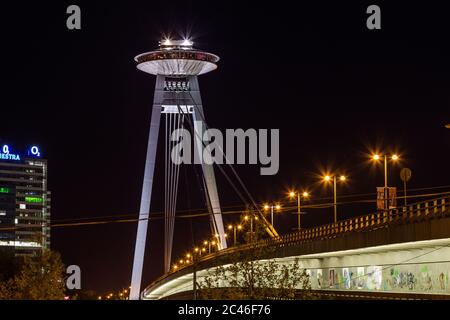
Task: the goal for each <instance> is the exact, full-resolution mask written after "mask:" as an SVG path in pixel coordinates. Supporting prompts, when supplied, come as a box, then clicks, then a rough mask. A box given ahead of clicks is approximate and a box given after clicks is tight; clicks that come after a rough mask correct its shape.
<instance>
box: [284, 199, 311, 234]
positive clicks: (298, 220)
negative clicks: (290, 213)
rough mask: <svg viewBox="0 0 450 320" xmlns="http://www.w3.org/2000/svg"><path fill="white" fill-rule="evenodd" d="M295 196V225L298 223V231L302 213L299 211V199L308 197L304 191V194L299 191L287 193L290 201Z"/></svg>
mask: <svg viewBox="0 0 450 320" xmlns="http://www.w3.org/2000/svg"><path fill="white" fill-rule="evenodd" d="M295 196H297V214H298V218H297V223H298V226H297V228H298V230H300V228H301V224H300V215H301V213H302V211H301V197H303V198H304V199H306V198H308V197H309V193H308V192H306V191H304V192H300V191H297V192H296V191H291V192H289V197H290V198H291V199H293V198H295Z"/></svg>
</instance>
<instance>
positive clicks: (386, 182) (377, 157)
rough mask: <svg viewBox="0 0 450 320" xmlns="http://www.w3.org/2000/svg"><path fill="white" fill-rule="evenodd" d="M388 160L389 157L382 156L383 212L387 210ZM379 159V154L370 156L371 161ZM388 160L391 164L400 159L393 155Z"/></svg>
mask: <svg viewBox="0 0 450 320" xmlns="http://www.w3.org/2000/svg"><path fill="white" fill-rule="evenodd" d="M388 158H389V156H388V155H387V154H384V156H383V159H384V210H386V211H387V210H388V209H389V202H388V200H389V199H388V198H389V188H388ZM380 159H381V156H380V155H379V154H374V155H372V160H374V161H379V160H380ZM390 159H391V160H392V161H393V162H396V161H399V160H400V157H399V156H398V155H397V154H393V155H391V156H390Z"/></svg>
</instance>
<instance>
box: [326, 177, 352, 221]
mask: <svg viewBox="0 0 450 320" xmlns="http://www.w3.org/2000/svg"><path fill="white" fill-rule="evenodd" d="M331 180H333V215H334V217H333V220H334V223H337V194H336V181H337V178H336V175H335V174H333V176H330V175H325V176H324V177H323V181H325V182H330V181H331ZM339 181H340V182H342V183H344V182H346V181H347V177H346V176H344V175H340V176H339Z"/></svg>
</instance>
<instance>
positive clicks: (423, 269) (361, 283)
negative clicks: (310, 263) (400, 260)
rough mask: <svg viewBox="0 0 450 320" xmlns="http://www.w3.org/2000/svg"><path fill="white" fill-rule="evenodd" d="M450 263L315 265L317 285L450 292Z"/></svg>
mask: <svg viewBox="0 0 450 320" xmlns="http://www.w3.org/2000/svg"><path fill="white" fill-rule="evenodd" d="M449 271H450V263H435V264H405V265H395V266H365V267H347V268H324V269H311V270H310V273H309V274H310V275H311V278H310V279H311V286H312V288H313V289H314V288H316V289H340V290H375V291H394V292H417V293H444V294H450V284H449Z"/></svg>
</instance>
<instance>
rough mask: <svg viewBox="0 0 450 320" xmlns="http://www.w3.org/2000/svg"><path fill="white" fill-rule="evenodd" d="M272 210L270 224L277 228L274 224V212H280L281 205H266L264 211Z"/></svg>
mask: <svg viewBox="0 0 450 320" xmlns="http://www.w3.org/2000/svg"><path fill="white" fill-rule="evenodd" d="M269 209H270V224H271V225H272V227H273V228H275V226H274V224H273V210H274V209H275V210H277V211H279V210H280V209H281V206H280V205H279V204H276V205H268V204H266V205H264V210H269Z"/></svg>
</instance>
